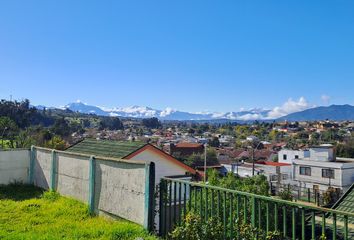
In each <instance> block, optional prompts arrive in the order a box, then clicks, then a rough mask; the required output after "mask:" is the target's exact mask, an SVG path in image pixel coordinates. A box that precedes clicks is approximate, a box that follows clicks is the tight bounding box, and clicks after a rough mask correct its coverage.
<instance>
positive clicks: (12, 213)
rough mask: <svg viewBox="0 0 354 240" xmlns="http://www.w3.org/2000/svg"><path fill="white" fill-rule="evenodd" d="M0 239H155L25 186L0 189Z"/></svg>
mask: <svg viewBox="0 0 354 240" xmlns="http://www.w3.org/2000/svg"><path fill="white" fill-rule="evenodd" d="M0 239H141V240H142V239H156V238H155V237H154V236H151V235H149V234H148V233H147V232H146V231H145V230H144V229H143V228H142V227H141V226H139V225H137V224H134V223H131V222H128V221H125V220H117V221H113V220H107V219H105V218H102V217H96V216H95V217H91V216H90V214H89V212H88V207H87V205H85V204H83V203H81V202H79V201H76V200H73V199H70V198H66V197H62V196H60V195H58V194H57V193H54V192H43V191H42V190H41V189H39V188H35V187H33V186H26V185H10V186H0Z"/></svg>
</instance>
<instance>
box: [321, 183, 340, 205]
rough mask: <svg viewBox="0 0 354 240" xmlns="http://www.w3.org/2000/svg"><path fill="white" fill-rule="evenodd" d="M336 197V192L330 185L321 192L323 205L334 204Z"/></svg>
mask: <svg viewBox="0 0 354 240" xmlns="http://www.w3.org/2000/svg"><path fill="white" fill-rule="evenodd" d="M337 199H338V193H337V192H336V190H335V189H334V188H332V187H330V188H328V189H327V191H326V192H324V193H323V203H324V205H331V204H334V203H335V202H336V201H337Z"/></svg>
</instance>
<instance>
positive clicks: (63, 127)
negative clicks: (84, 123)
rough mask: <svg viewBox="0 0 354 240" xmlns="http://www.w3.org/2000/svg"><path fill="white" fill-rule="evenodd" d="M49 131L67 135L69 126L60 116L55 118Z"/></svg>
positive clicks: (63, 135)
mask: <svg viewBox="0 0 354 240" xmlns="http://www.w3.org/2000/svg"><path fill="white" fill-rule="evenodd" d="M51 131H52V132H53V133H54V134H55V135H59V136H62V137H67V136H69V134H70V127H69V124H68V122H67V121H66V120H65V118H64V117H61V118H58V119H57V120H55V122H54V125H53V126H52V128H51Z"/></svg>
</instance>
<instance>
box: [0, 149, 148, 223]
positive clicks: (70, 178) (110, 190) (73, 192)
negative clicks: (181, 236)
mask: <svg viewBox="0 0 354 240" xmlns="http://www.w3.org/2000/svg"><path fill="white" fill-rule="evenodd" d="M34 149H35V151H34V153H35V154H34V156H35V159H34V162H33V163H34V165H33V183H34V185H35V186H39V187H41V188H43V189H49V188H50V185H51V173H52V167H53V166H54V175H53V176H54V181H55V184H54V190H56V191H57V192H58V193H60V194H61V195H64V196H68V197H72V198H75V199H77V200H80V201H82V202H85V203H88V200H89V193H90V188H89V186H90V184H89V181H90V164H89V163H90V161H89V158H90V156H88V155H82V154H74V153H68V152H63V151H56V153H55V159H54V162H53V161H52V149H44V148H37V147H35V148H34ZM30 158H31V157H30V151H29V150H14V151H0V184H8V183H10V182H13V181H22V182H24V183H29V181H28V180H29V176H28V175H29V168H30ZM53 163H54V165H53ZM146 169H147V165H146V164H145V163H139V162H138V163H134V162H129V161H128V160H120V159H115V160H113V159H101V158H100V159H96V160H95V168H94V169H93V170H94V175H95V182H94V184H95V185H94V186H95V190H94V194H95V195H94V199H95V201H94V206H95V209H94V210H95V211H96V212H98V213H106V214H107V213H108V214H109V215H111V216H117V217H121V218H125V219H127V220H129V221H132V222H135V223H138V224H144V220H145V219H146V214H147V212H146V206H145V199H146V197H147V194H146V192H145V191H146V186H147V185H146V173H147V171H146Z"/></svg>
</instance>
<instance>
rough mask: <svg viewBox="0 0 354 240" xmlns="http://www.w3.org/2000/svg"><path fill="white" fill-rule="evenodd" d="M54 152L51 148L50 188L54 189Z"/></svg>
mask: <svg viewBox="0 0 354 240" xmlns="http://www.w3.org/2000/svg"><path fill="white" fill-rule="evenodd" d="M56 158H57V157H56V152H55V150H54V149H53V150H52V159H51V160H52V161H51V166H50V190H51V191H55V185H56V182H55V172H56V165H57V164H56Z"/></svg>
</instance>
